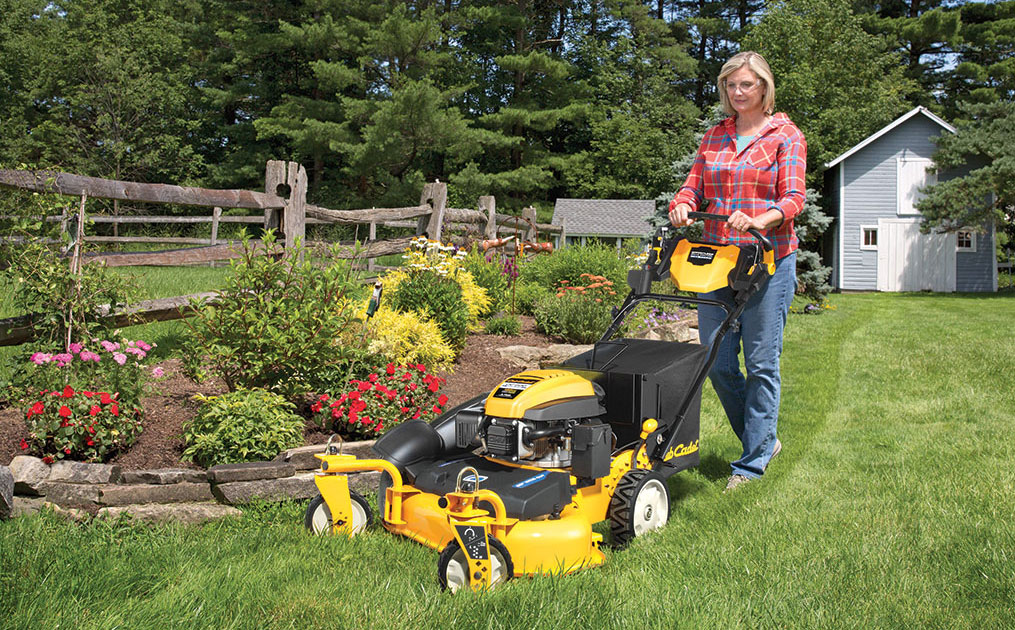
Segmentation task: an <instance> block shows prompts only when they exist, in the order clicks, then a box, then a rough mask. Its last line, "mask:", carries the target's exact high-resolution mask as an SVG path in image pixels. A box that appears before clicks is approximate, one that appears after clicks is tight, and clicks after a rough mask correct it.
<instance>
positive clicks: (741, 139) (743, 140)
mask: <svg viewBox="0 0 1015 630" xmlns="http://www.w3.org/2000/svg"><path fill="white" fill-rule="evenodd" d="M753 139H754V136H742V135H740V134H739V133H738V134H737V154H738V155H739V154H740V153H741V152H742V151H743V150H744V148H745V147H746V146H747V145H749V144H750V143H751V140H753Z"/></svg>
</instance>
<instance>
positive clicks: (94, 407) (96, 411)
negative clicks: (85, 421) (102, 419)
mask: <svg viewBox="0 0 1015 630" xmlns="http://www.w3.org/2000/svg"><path fill="white" fill-rule="evenodd" d="M100 411H102V408H101V407H99V406H98V405H92V408H91V409H89V410H88V415H90V416H97V415H99V412H100Z"/></svg>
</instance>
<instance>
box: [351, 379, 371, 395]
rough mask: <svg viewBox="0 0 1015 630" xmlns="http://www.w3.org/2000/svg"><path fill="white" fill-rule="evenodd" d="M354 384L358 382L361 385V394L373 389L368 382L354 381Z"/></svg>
mask: <svg viewBox="0 0 1015 630" xmlns="http://www.w3.org/2000/svg"><path fill="white" fill-rule="evenodd" d="M353 382H358V383H359V391H361V392H365V391H367V390H369V389H370V387H371V385H370V383H368V382H366V381H353Z"/></svg>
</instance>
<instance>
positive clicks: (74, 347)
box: [70, 343, 85, 354]
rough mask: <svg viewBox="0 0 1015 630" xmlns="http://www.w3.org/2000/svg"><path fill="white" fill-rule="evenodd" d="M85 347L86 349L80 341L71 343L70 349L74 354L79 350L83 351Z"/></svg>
mask: <svg viewBox="0 0 1015 630" xmlns="http://www.w3.org/2000/svg"><path fill="white" fill-rule="evenodd" d="M84 349H85V347H84V346H83V345H81V344H80V343H72V344H71V345H70V351H71V352H73V353H74V354H78V353H79V352H81V351H82V350H84Z"/></svg>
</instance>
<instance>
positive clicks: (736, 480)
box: [723, 475, 750, 494]
mask: <svg viewBox="0 0 1015 630" xmlns="http://www.w3.org/2000/svg"><path fill="white" fill-rule="evenodd" d="M748 481H750V479H749V478H748V477H745V476H743V475H730V480H729V481H727V482H726V489H725V490H723V494H726V493H727V492H729V491H730V490H736V489H737V487H739V486H742V485H744V484H745V483H747V482H748Z"/></svg>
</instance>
